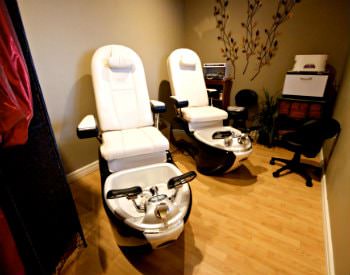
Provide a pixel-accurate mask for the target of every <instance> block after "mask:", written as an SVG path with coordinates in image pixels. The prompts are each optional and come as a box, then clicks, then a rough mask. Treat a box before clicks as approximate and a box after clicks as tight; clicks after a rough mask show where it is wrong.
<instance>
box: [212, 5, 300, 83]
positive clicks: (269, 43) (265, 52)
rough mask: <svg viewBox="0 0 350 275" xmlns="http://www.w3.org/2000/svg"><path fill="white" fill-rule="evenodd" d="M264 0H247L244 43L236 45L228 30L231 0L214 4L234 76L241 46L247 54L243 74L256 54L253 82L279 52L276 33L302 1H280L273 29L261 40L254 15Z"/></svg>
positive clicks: (218, 25) (267, 30) (224, 50)
mask: <svg viewBox="0 0 350 275" xmlns="http://www.w3.org/2000/svg"><path fill="white" fill-rule="evenodd" d="M262 2H263V1H262V0H247V17H246V20H245V22H242V23H241V26H242V28H243V29H244V30H245V32H244V34H243V36H242V45H241V46H239V45H238V44H237V40H236V39H235V38H234V37H233V35H232V33H231V31H230V30H228V20H229V12H228V5H229V0H216V4H215V6H214V16H215V19H216V28H217V29H218V30H219V36H218V37H217V39H218V40H220V41H222V42H223V44H224V47H223V48H221V52H222V55H223V57H224V58H225V59H226V61H229V62H230V63H231V64H232V68H233V79H235V75H236V61H237V59H238V57H239V55H238V53H239V48H240V47H241V51H242V54H243V55H244V57H245V66H244V68H243V74H245V73H246V71H247V68H248V66H249V64H250V60H251V58H252V57H253V56H255V57H256V60H255V61H256V64H257V67H256V70H255V73H254V75H253V76H252V77H251V78H250V80H251V81H253V80H254V79H255V78H256V77H257V76H258V75H259V73H260V72H261V69H262V68H263V67H264V66H266V65H269V64H271V59H272V58H273V57H274V56H275V55H276V52H277V50H278V44H279V42H278V40H277V36H278V35H280V33H279V32H278V30H279V27H280V26H281V25H282V24H283V23H285V22H286V21H287V20H288V19H289V18H291V16H292V10H293V8H294V7H295V5H296V4H297V3H299V2H300V0H277V6H276V10H275V12H274V13H273V15H272V19H273V22H272V24H271V26H270V28H268V29H267V28H265V29H264V39H262V37H261V36H262V35H261V32H260V30H259V28H258V23H257V21H256V20H255V16H256V14H257V12H258V11H259V9H260V8H261V7H262Z"/></svg>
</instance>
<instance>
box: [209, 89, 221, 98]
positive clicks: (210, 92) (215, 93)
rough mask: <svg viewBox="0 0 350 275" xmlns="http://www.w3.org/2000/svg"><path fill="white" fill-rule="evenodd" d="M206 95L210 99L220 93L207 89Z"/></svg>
mask: <svg viewBox="0 0 350 275" xmlns="http://www.w3.org/2000/svg"><path fill="white" fill-rule="evenodd" d="M207 93H208V96H209V97H211V96H214V95H217V94H219V93H220V92H219V91H218V90H217V89H214V88H207Z"/></svg>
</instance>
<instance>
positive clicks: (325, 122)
mask: <svg viewBox="0 0 350 275" xmlns="http://www.w3.org/2000/svg"><path fill="white" fill-rule="evenodd" d="M339 133H340V125H339V123H338V121H336V120H335V119H332V118H329V119H322V120H310V121H307V122H306V123H304V124H303V125H302V126H301V127H300V128H298V129H297V130H296V131H294V132H290V133H287V134H285V135H283V136H282V138H281V141H280V142H279V145H280V146H281V147H284V148H286V149H287V150H289V151H293V152H295V154H294V156H293V158H292V159H291V160H287V159H282V158H274V157H273V158H272V159H271V161H270V164H272V165H273V164H275V161H279V162H282V163H285V164H286V165H285V166H282V167H281V168H280V169H278V170H276V171H275V172H273V173H272V175H273V176H274V177H280V176H281V172H283V171H285V170H290V172H294V173H297V174H299V175H301V176H303V177H304V178H305V179H306V186H308V187H312V179H311V176H310V175H309V174H308V173H307V172H306V168H308V167H310V166H311V165H309V164H305V163H301V162H300V157H301V155H304V156H306V157H308V158H314V157H316V155H317V154H318V153H319V152H320V151H321V148H322V145H323V142H324V141H325V140H326V139H328V138H332V137H334V136H337V135H338V134H339ZM311 167H312V166H311Z"/></svg>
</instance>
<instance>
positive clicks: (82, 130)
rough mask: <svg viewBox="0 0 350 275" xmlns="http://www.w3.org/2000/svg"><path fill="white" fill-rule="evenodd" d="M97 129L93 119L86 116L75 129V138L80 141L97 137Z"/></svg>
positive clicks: (91, 116)
mask: <svg viewBox="0 0 350 275" xmlns="http://www.w3.org/2000/svg"><path fill="white" fill-rule="evenodd" d="M98 134H99V133H98V128H97V123H96V120H95V117H94V116H93V115H87V116H86V117H84V118H83V119H82V121H81V122H80V123H79V125H78V127H77V136H78V138H80V139H83V138H92V137H98Z"/></svg>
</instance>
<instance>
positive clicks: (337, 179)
mask: <svg viewBox="0 0 350 275" xmlns="http://www.w3.org/2000/svg"><path fill="white" fill-rule="evenodd" d="M349 35H350V33H349ZM349 106H350V55H349V58H348V62H347V66H346V70H345V73H344V79H343V81H342V85H341V88H340V91H339V95H338V98H337V103H336V108H335V113H334V117H335V118H336V119H337V120H338V121H339V122H340V125H341V128H342V130H341V134H340V136H339V139H338V142H337V144H336V147H335V149H334V152H333V154H332V157H331V159H330V163H329V165H328V168H327V172H326V173H327V175H326V177H327V193H328V203H329V212H330V219H331V227H332V239H333V250H334V262H335V271H336V273H335V274H337V275H349V274H350V261H349V259H350V234H349V230H350V142H349V141H350V119H349V118H350V109H349ZM327 145H331V144H327Z"/></svg>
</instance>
